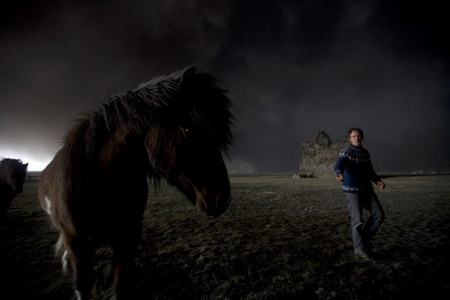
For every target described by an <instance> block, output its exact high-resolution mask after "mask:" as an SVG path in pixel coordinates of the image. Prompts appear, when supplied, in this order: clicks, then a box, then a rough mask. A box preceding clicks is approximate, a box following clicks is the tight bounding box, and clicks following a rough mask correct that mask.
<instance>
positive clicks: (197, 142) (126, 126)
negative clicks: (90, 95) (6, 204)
mask: <svg viewBox="0 0 450 300" xmlns="http://www.w3.org/2000/svg"><path fill="white" fill-rule="evenodd" d="M217 81H218V80H217V79H216V78H215V77H214V76H212V75H211V74H209V73H204V72H199V71H197V69H196V68H195V67H188V68H186V69H184V70H181V71H176V72H174V73H171V74H169V75H163V76H158V77H155V78H153V79H151V80H149V81H147V82H144V83H142V84H140V85H138V86H137V87H136V88H134V89H132V90H130V91H128V92H125V93H123V94H119V95H116V96H112V97H111V98H110V99H109V100H108V101H106V102H104V103H103V104H102V105H100V107H99V108H98V109H96V110H93V111H92V112H90V113H89V114H87V115H84V116H83V117H82V118H80V119H79V120H78V121H77V123H76V124H75V126H74V127H73V128H72V129H70V130H69V131H68V132H67V133H66V135H65V137H64V139H63V144H62V148H61V149H60V150H59V151H58V152H57V153H56V155H55V157H54V158H53V160H52V161H51V162H50V164H49V165H48V166H47V167H46V168H45V169H44V170H43V172H42V174H41V178H40V182H39V186H38V194H39V201H40V204H41V206H42V208H43V210H44V211H45V212H46V213H47V214H48V216H49V217H50V219H51V221H52V224H53V225H54V227H56V229H57V230H58V231H59V240H58V243H57V245H59V246H58V247H59V249H60V250H61V251H62V252H63V253H64V255H63V256H64V257H68V261H69V262H70V266H71V269H72V273H73V286H74V290H75V294H76V297H77V299H79V300H81V299H90V298H91V297H92V291H93V287H94V286H95V275H94V270H93V261H94V256H95V249H96V247H98V245H99V243H102V244H103V243H106V244H107V245H109V246H110V247H111V249H112V272H113V276H114V280H113V287H114V292H115V297H116V299H118V300H120V299H132V298H133V295H135V294H134V293H135V287H134V286H133V283H134V279H135V277H136V266H135V262H134V260H135V258H136V257H137V248H138V245H139V243H140V239H141V232H142V218H143V213H144V210H145V207H146V201H147V195H148V182H149V181H150V180H148V179H153V180H154V181H155V182H160V181H161V180H162V179H164V180H167V182H168V183H169V184H171V185H173V186H175V187H177V188H178V189H179V190H180V191H181V192H183V193H184V195H185V196H186V198H187V199H188V200H189V201H190V202H191V203H192V204H193V205H194V206H195V208H196V209H197V211H199V212H201V213H205V214H206V215H208V216H212V217H217V216H220V215H221V214H222V213H224V212H225V210H226V209H227V207H228V206H229V204H230V201H231V190H230V182H229V177H228V172H227V168H226V165H225V163H224V160H223V154H228V153H229V149H230V148H231V145H232V143H233V142H232V141H233V136H232V132H231V129H232V125H233V123H234V117H233V113H232V103H231V100H230V99H229V97H228V96H227V92H226V91H225V90H223V89H221V88H219V87H218V86H217Z"/></svg>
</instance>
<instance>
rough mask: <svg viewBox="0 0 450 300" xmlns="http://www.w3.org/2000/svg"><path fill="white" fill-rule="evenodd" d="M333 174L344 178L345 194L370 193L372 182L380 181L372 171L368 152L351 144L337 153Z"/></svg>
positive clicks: (343, 187)
mask: <svg viewBox="0 0 450 300" xmlns="http://www.w3.org/2000/svg"><path fill="white" fill-rule="evenodd" d="M334 174H335V175H338V174H342V175H343V176H344V182H343V184H342V189H343V191H344V192H346V193H357V192H363V191H371V190H373V187H372V182H374V183H376V182H378V181H380V177H378V175H377V174H376V173H375V171H374V170H373V167H372V162H371V160H370V154H369V152H368V151H367V150H366V149H365V148H363V147H358V146H354V145H352V144H349V145H347V147H345V148H344V149H342V151H341V152H340V153H339V157H338V160H337V162H336V165H335V166H334ZM371 181H372V182H371Z"/></svg>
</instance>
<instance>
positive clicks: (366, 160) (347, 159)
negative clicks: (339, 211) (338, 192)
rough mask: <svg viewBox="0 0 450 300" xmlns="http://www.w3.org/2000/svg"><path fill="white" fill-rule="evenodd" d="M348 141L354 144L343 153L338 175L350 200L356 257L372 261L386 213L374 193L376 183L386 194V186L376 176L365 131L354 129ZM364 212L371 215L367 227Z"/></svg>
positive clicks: (349, 134)
mask: <svg viewBox="0 0 450 300" xmlns="http://www.w3.org/2000/svg"><path fill="white" fill-rule="evenodd" d="M348 139H349V141H350V144H349V145H347V146H346V147H345V148H344V149H342V151H341V152H340V153H339V157H338V160H337V162H336V165H335V167H334V174H335V175H336V179H337V180H338V181H342V182H343V184H342V190H343V192H344V194H345V196H346V198H347V200H348V210H349V213H350V218H351V231H352V239H353V248H354V249H355V255H356V256H357V257H360V258H368V255H367V252H369V251H371V250H374V249H373V246H372V244H371V243H370V238H372V237H373V236H374V234H375V233H376V232H377V230H378V228H380V226H381V224H382V223H383V220H384V211H383V208H382V206H381V203H380V201H379V200H378V197H377V195H376V194H375V192H374V191H373V187H372V182H374V183H375V184H376V185H377V187H378V190H382V189H383V188H384V187H385V184H384V182H383V181H381V179H380V177H378V175H377V174H376V173H375V171H374V169H373V166H372V162H371V160H370V154H369V152H368V151H367V150H366V149H365V148H363V146H362V141H363V139H364V133H363V131H362V130H361V129H359V128H352V129H350V130H349V131H348ZM363 208H365V209H367V210H368V211H369V213H370V217H369V218H368V220H367V222H366V223H365V224H364V222H363V220H362V212H363Z"/></svg>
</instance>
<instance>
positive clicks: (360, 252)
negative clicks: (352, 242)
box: [355, 249, 369, 259]
mask: <svg viewBox="0 0 450 300" xmlns="http://www.w3.org/2000/svg"><path fill="white" fill-rule="evenodd" d="M355 256H356V257H358V258H362V259H368V258H369V255H367V253H366V252H364V250H363V249H355Z"/></svg>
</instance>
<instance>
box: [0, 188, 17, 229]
mask: <svg viewBox="0 0 450 300" xmlns="http://www.w3.org/2000/svg"><path fill="white" fill-rule="evenodd" d="M14 196H15V194H14V192H13V191H12V189H10V188H9V187H7V189H5V190H4V191H0V224H4V223H6V216H7V215H8V210H9V207H10V206H11V202H12V200H13V198H14Z"/></svg>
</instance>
